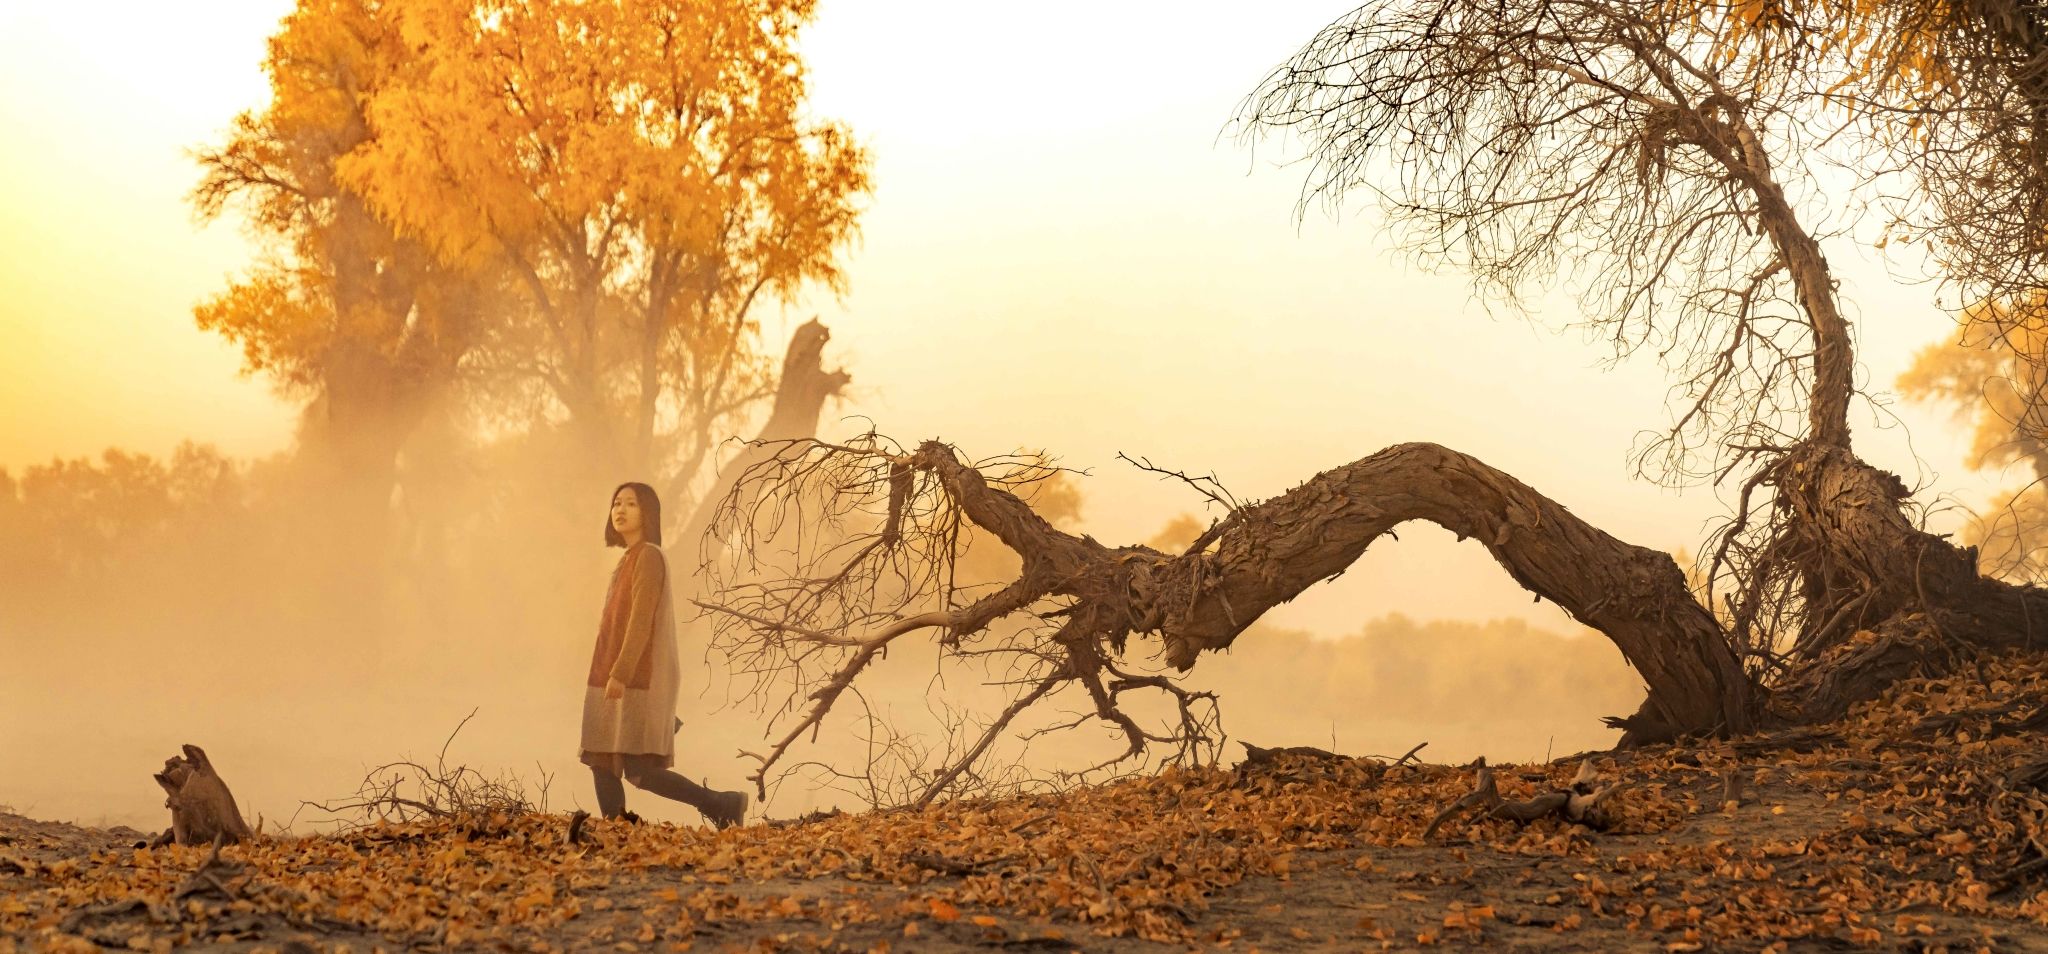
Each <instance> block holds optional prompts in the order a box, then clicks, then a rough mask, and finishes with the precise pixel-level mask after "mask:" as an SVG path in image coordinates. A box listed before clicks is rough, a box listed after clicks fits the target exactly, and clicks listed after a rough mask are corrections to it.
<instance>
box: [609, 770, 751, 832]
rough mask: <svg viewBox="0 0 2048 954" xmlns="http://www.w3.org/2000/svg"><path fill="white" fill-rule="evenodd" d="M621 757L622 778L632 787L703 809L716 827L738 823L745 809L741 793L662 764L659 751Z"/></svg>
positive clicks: (745, 805) (743, 795)
mask: <svg viewBox="0 0 2048 954" xmlns="http://www.w3.org/2000/svg"><path fill="white" fill-rule="evenodd" d="M625 761H626V780H627V781H629V782H632V783H633V785H634V787H636V788H639V789H642V790H645V791H649V792H653V793H654V794H656V795H659V796H661V797H663V798H667V799H671V800H674V801H678V802H682V803H683V804H685V805H688V806H690V807H691V808H694V809H696V810H698V811H700V812H703V813H704V817H706V818H709V819H711V821H712V822H713V823H714V824H716V825H718V826H719V827H720V828H723V827H725V826H727V825H734V824H738V823H739V822H740V821H741V817H740V816H742V815H744V814H745V813H746V807H747V796H746V794H745V793H743V792H714V791H712V790H710V789H708V788H705V787H704V786H702V785H699V784H697V783H696V782H692V781H690V780H689V779H687V778H684V777H682V776H681V775H677V774H676V773H674V772H671V771H669V770H668V769H665V768H663V767H662V766H661V756H659V755H628V756H625Z"/></svg>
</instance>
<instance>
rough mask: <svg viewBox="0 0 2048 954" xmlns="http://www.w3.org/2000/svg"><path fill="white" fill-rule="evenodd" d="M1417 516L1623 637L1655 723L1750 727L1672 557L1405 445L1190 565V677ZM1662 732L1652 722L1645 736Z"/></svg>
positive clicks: (1241, 530) (1186, 642)
mask: <svg viewBox="0 0 2048 954" xmlns="http://www.w3.org/2000/svg"><path fill="white" fill-rule="evenodd" d="M1408 520H1427V521H1429V522H1431V523H1434V524H1437V525H1438V526H1441V527H1443V528H1444V529H1447V530H1450V531H1451V532H1453V533H1455V534H1457V535H1458V536H1459V537H1460V538H1461V539H1462V538H1466V537H1470V538H1473V539H1475V540H1477V541H1478V542H1479V544H1480V545H1481V546H1484V547H1485V548H1486V550H1487V552H1488V553H1490V554H1492V555H1493V558H1494V559H1495V560H1496V561H1498V562H1499V563H1500V565H1501V567H1502V569H1505V570H1506V571H1507V572H1508V575H1509V576H1510V577H1512V578H1513V579H1514V580H1515V582H1517V583H1519V584H1521V585H1522V586H1523V587H1524V588H1525V589H1527V590H1529V591H1530V592H1531V593H1534V594H1536V595H1537V596H1538V597H1541V598H1544V599H1548V600H1550V601H1551V602H1554V603H1556V604H1557V605H1558V606H1560V607H1562V608H1563V609H1564V610H1565V611H1566V612H1567V613H1570V614H1571V615H1572V616H1573V618H1575V619H1578V620H1579V621H1580V622H1583V623H1585V624H1586V625H1587V626H1590V627H1592V628H1593V629H1596V630H1599V631H1600V632H1601V633H1603V634H1605V635H1606V636H1607V637H1608V638H1610V639H1612V640H1614V643H1615V645H1616V646H1618V647H1620V649H1621V652H1622V655H1623V656H1624V657H1625V658H1627V659H1628V661H1629V663H1630V664H1631V665H1633V666H1634V667H1635V668H1636V670H1637V671H1638V672H1639V673H1641V674H1642V676H1643V680H1644V682H1645V683H1646V684H1647V685H1648V688H1649V698H1648V701H1647V702H1646V704H1645V711H1644V713H1643V715H1645V716H1654V718H1655V722H1657V723H1661V725H1662V727H1665V728H1668V729H1670V730H1673V731H1680V732H1697V731H1714V730H1720V731H1732V732H1740V731H1745V730H1747V729H1748V728H1749V727H1750V726H1751V724H1752V707H1753V704H1754V701H1755V698H1756V690H1755V687H1754V685H1753V684H1752V682H1751V681H1750V679H1749V678H1748V677H1747V676H1746V675H1745V674H1744V673H1743V671H1742V667H1741V665H1740V664H1739V663H1738V661H1737V660H1736V658H1735V655H1734V653H1733V652H1732V651H1731V650H1730V649H1729V647H1728V642H1727V639H1726V637H1725V635H1724V634H1723V632H1722V630H1721V627H1720V624H1719V623H1718V622H1716V621H1715V619H1714V617H1713V615H1712V614H1711V613H1709V612H1707V610H1706V609H1705V608H1704V607H1702V606H1701V605H1700V604H1699V602H1698V601H1696V600H1695V599H1693V597H1692V595H1691V594H1690V593H1689V592H1688V590H1687V587H1686V581H1685V575H1684V574H1683V573H1682V572H1681V571H1680V570H1679V569H1678V565H1677V563H1676V562H1675V561H1673V560H1672V558H1671V556H1670V555H1669V554H1667V553H1662V552H1660V551H1656V550H1650V549H1646V548H1643V547H1638V546H1634V545H1631V544H1628V543H1625V542H1623V541H1621V540H1617V539H1615V538H1614V537H1613V536H1610V535H1609V534H1607V533H1605V532H1603V531H1601V530H1599V529H1598V528H1596V527H1594V526H1592V525H1591V524H1588V523H1586V522H1585V521H1584V520H1581V519H1579V518H1578V517H1577V516H1576V515H1574V514H1573V513H1572V512H1571V511H1570V510H1568V509H1566V508H1565V507H1564V506H1563V505H1562V504H1559V503H1557V502H1556V501H1553V500H1551V499H1549V498H1548V497H1545V496H1543V495H1542V494H1540V493H1537V492H1536V491H1535V490H1534V489H1532V488H1530V487H1529V486H1528V485H1527V484H1524V483H1522V482H1521V481H1519V480H1516V479H1515V478H1514V477H1512V476H1510V475H1508V474H1506V473H1504V472H1502V471H1500V470H1497V469H1495V468H1493V467H1490V466H1488V465H1486V464H1484V463H1481V462H1480V461H1479V460H1477V459H1475V458H1473V457H1470V456H1468V455H1465V454H1461V453H1458V452H1456V451H1453V450H1450V449H1448V448H1444V447H1440V446H1437V445H1435V444H1401V445H1398V446H1395V447H1390V448H1388V449H1386V450H1383V451H1381V452H1379V453H1377V454H1374V455H1372V456H1371V457H1367V458H1365V459H1363V460H1360V461H1357V462H1355V463H1352V464H1348V465H1346V466H1343V467H1339V468H1336V469H1334V470H1329V471H1325V472H1324V473H1322V474H1319V475H1317V476H1316V477H1315V478H1314V479H1312V480H1310V481H1308V482H1307V483H1304V484H1302V485H1301V486H1300V487H1297V488H1295V489H1294V490H1291V491H1289V492H1287V493H1286V494H1284V495H1282V496H1280V497H1276V498H1274V499H1272V500H1269V501H1266V502H1265V503H1262V504H1259V505H1256V506H1253V507H1249V508H1246V509H1245V510H1243V511H1240V512H1239V513H1237V514H1235V515H1233V516H1232V517H1231V518H1230V519H1229V520H1228V521H1227V522H1226V523H1225V524H1224V525H1223V526H1222V527H1221V528H1220V529H1221V533H1218V534H1215V541H1214V544H1213V548H1211V549H1205V550H1203V551H1201V552H1196V553H1192V554H1188V555H1185V556H1183V557H1182V558H1181V564H1180V565H1181V566H1184V567H1187V570H1184V571H1182V572H1183V573H1184V574H1185V576H1186V578H1187V582H1186V583H1185V584H1182V583H1180V582H1179V581H1175V582H1173V583H1169V584H1168V585H1167V587H1166V588H1165V589H1166V592H1167V593H1170V594H1172V595H1173V596H1174V597H1176V598H1178V599H1176V600H1175V601H1174V602H1170V603H1169V604H1168V606H1167V607H1166V610H1165V613H1164V615H1163V625H1164V631H1165V634H1166V644H1167V659H1168V661H1169V662H1171V663H1172V664H1173V665H1175V666H1177V667H1180V668H1182V669H1185V668H1187V667H1188V666H1191V665H1193V663H1194V661H1195V656H1196V654H1198V653H1200V652H1202V651H1204V650H1216V649H1223V648H1227V647H1228V646H1229V645H1230V644H1231V642H1232V641H1233V640H1234V639H1236V637H1237V634H1238V633H1240V632H1243V631H1244V628H1245V627H1247V626H1249V625H1251V623H1252V621H1253V620H1255V619H1257V618H1258V617H1259V616H1260V615H1261V614H1263V613H1265V612H1266V611H1267V610H1268V609H1271V608H1272V607H1274V606H1276V605H1278V604H1280V603H1283V602H1286V601H1287V600H1290V599H1293V598H1294V597H1295V596H1296V595H1298V594H1299V593H1301V591H1302V590H1304V589H1306V588H1308V587H1309V586H1311V585H1313V584H1314V583H1316V582H1317V581H1319V580H1323V579H1326V578H1328V577H1331V576H1334V575H1336V574H1338V573H1340V572H1342V571H1343V570H1344V569H1345V568H1346V567H1349V566H1350V565H1351V564H1352V563H1353V562H1355V561H1356V560H1357V559H1358V558H1359V556H1361V555H1362V554H1363V553H1364V552H1365V550H1366V548H1367V547H1368V546H1371V545H1372V543H1373V542H1374V541H1376V540H1378V539H1379V538H1380V537H1381V536H1383V535H1385V534H1387V533H1388V532H1389V531H1391V530H1392V529H1393V528H1394V527H1395V526H1397V525H1399V524H1401V523H1403V522H1406V521H1408ZM1635 734H1636V735H1637V736H1638V738H1639V739H1643V740H1647V739H1648V738H1650V737H1654V736H1655V735H1657V734H1659V733H1658V731H1657V728H1656V727H1655V726H1653V725H1651V724H1650V723H1649V722H1645V723H1643V724H1642V725H1641V727H1640V728H1639V729H1637V730H1636V731H1635Z"/></svg>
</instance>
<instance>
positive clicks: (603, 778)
mask: <svg viewBox="0 0 2048 954" xmlns="http://www.w3.org/2000/svg"><path fill="white" fill-rule="evenodd" d="M590 777H591V779H592V780H593V781H595V782H597V811H598V814H599V815H602V816H604V817H605V818H617V817H619V816H620V815H623V814H625V813H626V786H625V783H623V782H621V781H619V776H618V773H616V772H612V771H610V770H608V769H601V768H598V767H597V766H595V765H593V766H591V767H590Z"/></svg>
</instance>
